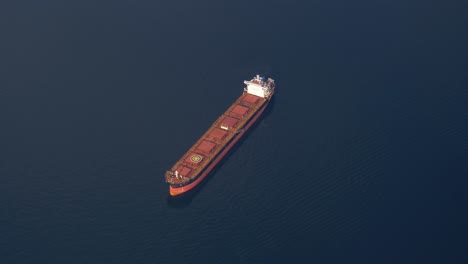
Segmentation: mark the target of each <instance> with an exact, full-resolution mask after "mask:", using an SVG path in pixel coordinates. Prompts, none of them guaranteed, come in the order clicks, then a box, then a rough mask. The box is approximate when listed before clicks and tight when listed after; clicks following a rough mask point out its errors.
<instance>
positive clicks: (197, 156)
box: [190, 154, 202, 163]
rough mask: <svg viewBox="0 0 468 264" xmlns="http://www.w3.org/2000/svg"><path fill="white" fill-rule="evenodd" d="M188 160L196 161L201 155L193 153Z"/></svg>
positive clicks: (198, 160)
mask: <svg viewBox="0 0 468 264" xmlns="http://www.w3.org/2000/svg"><path fill="white" fill-rule="evenodd" d="M190 160H191V161H192V162H195V163H198V162H200V161H201V160H202V157H201V156H200V155H197V154H195V155H192V156H191V157H190Z"/></svg>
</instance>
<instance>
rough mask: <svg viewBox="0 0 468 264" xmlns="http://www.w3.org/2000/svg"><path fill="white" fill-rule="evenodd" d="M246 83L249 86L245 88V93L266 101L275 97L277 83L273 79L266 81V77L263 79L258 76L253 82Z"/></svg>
mask: <svg viewBox="0 0 468 264" xmlns="http://www.w3.org/2000/svg"><path fill="white" fill-rule="evenodd" d="M244 83H245V84H246V85H247V86H246V87H245V88H244V91H246V92H247V93H249V94H253V95H256V96H259V97H262V98H264V99H267V98H269V97H270V96H271V95H273V92H274V90H275V81H274V80H273V79H271V78H268V79H266V78H265V77H262V76H260V75H258V74H257V76H255V77H254V78H253V79H252V80H250V81H244Z"/></svg>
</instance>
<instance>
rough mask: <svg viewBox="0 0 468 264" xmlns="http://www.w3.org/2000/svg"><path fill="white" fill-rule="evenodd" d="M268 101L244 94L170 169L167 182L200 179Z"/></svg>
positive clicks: (184, 181)
mask: <svg viewBox="0 0 468 264" xmlns="http://www.w3.org/2000/svg"><path fill="white" fill-rule="evenodd" d="M265 102H266V100H265V99H263V98H260V97H258V96H255V95H252V94H248V93H243V94H242V95H241V96H240V97H239V98H238V99H237V100H236V101H235V102H234V103H233V104H232V105H231V106H230V107H229V108H228V109H227V110H226V111H225V112H224V114H222V115H221V116H220V117H219V118H218V119H217V120H216V121H215V122H214V123H213V124H212V125H211V127H210V128H209V129H208V130H207V131H206V132H205V133H204V134H203V135H202V136H201V137H200V139H199V140H198V141H197V142H196V143H195V144H194V145H193V146H192V147H191V148H190V149H189V150H188V151H187V152H186V153H185V154H184V155H183V156H182V158H181V159H180V160H179V161H177V162H176V163H175V164H174V166H172V168H171V170H169V171H167V172H166V174H165V178H166V181H167V182H168V183H170V184H172V185H183V184H187V183H189V182H191V181H192V180H194V179H195V178H197V176H198V175H199V174H200V172H201V171H202V170H203V169H204V168H205V167H206V166H207V165H208V164H209V163H210V161H211V160H212V159H213V158H215V157H216V156H217V154H218V153H219V152H220V151H221V150H222V148H223V147H224V146H225V145H226V144H227V143H228V142H229V141H230V140H231V139H232V138H233V137H234V136H235V135H236V134H237V133H239V132H240V131H241V130H242V128H243V127H244V125H245V124H246V123H247V121H248V120H249V119H250V118H251V117H252V116H253V115H254V114H255V113H256V112H257V111H258V110H259V109H260V108H261V107H262V106H263V105H264V104H265ZM176 171H177V174H176V173H175V172H176Z"/></svg>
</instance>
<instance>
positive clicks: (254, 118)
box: [169, 101, 269, 196]
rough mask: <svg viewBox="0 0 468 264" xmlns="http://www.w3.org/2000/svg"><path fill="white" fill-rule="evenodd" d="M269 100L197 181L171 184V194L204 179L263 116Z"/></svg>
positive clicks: (185, 190)
mask: <svg viewBox="0 0 468 264" xmlns="http://www.w3.org/2000/svg"><path fill="white" fill-rule="evenodd" d="M268 103H269V101H267V102H266V103H265V105H264V106H262V108H261V109H259V110H258V112H257V113H256V114H255V116H254V117H253V118H252V120H251V121H250V122H249V123H248V124H247V125H245V127H244V129H243V130H242V132H240V133H239V135H238V136H237V137H235V138H234V139H233V140H232V141H231V143H229V145H228V146H227V147H226V148H225V149H224V150H223V151H222V152H221V153H220V154H219V155H218V157H217V158H216V159H215V160H214V161H213V163H212V164H211V165H210V166H209V167H208V168H207V169H206V170H205V171H204V172H203V174H202V175H200V177H198V178H197V179H196V180H195V181H193V182H192V183H190V184H188V185H185V186H183V187H172V186H169V193H170V195H171V196H177V195H180V194H183V193H185V192H188V191H190V190H191V189H193V188H194V187H195V186H197V185H198V184H199V183H200V182H201V181H203V179H204V178H205V177H206V176H207V175H208V174H209V173H210V172H211V171H212V170H213V168H214V167H215V166H216V165H217V164H218V163H219V162H220V161H221V160H222V158H223V157H224V156H225V155H226V153H227V152H228V151H229V150H230V149H231V148H232V147H233V146H234V145H235V144H236V143H237V141H238V140H239V139H240V138H241V137H242V136H243V135H244V134H245V132H247V130H249V129H250V127H251V126H252V125H253V124H254V123H255V122H256V121H257V119H258V118H259V117H260V116H261V114H262V113H263V111H265V108H266V107H267V105H268Z"/></svg>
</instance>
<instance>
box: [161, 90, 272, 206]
mask: <svg viewBox="0 0 468 264" xmlns="http://www.w3.org/2000/svg"><path fill="white" fill-rule="evenodd" d="M275 98H276V96H273V98H271V101H270V103H269V104H268V106H267V108H266V109H265V111H264V112H263V114H262V115H261V116H260V117H259V118H258V120H257V121H256V122H255V123H254V124H253V125H252V126H251V127H250V129H249V130H248V131H247V132H246V133H245V134H244V135H243V136H242V138H240V139H239V141H237V143H236V144H235V145H234V146H233V147H232V148H231V149H230V150H229V151H228V153H227V154H226V155H225V156H224V158H223V159H221V161H220V162H219V163H218V165H217V166H215V168H214V169H213V170H212V171H211V172H210V173H209V174H208V175H207V176H206V178H205V179H204V180H203V181H202V182H200V183H199V184H198V185H197V186H195V187H194V188H193V189H192V190H190V191H188V192H186V193H183V194H180V195H177V196H170V195H168V196H167V198H166V200H167V204H168V205H169V206H171V207H173V208H185V207H187V206H189V205H190V203H192V200H193V198H194V197H195V196H196V195H197V193H198V192H200V191H201V190H202V189H203V187H204V186H205V185H206V184H207V183H208V182H209V181H210V180H211V178H213V175H215V174H216V173H217V172H218V171H219V169H221V168H222V167H223V165H224V163H225V162H226V161H227V160H229V158H230V157H231V155H232V154H233V153H235V152H236V151H237V149H238V148H239V147H240V146H241V145H242V144H243V142H244V141H245V140H246V139H247V138H248V137H249V136H250V133H251V132H252V131H254V130H255V129H256V128H257V127H258V126H259V125H260V124H261V123H262V121H263V120H264V119H265V118H266V117H267V116H269V115H270V113H271V110H272V109H273V108H274V106H275Z"/></svg>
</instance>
